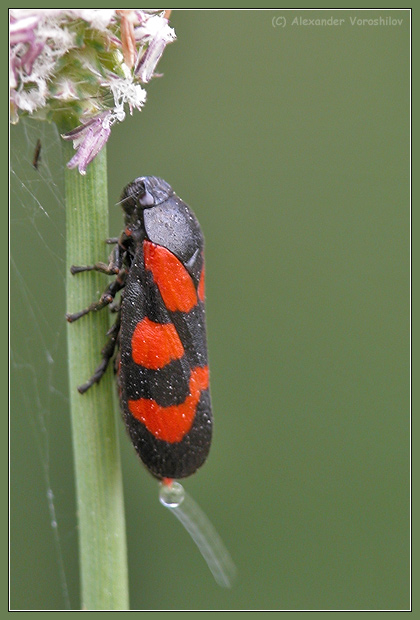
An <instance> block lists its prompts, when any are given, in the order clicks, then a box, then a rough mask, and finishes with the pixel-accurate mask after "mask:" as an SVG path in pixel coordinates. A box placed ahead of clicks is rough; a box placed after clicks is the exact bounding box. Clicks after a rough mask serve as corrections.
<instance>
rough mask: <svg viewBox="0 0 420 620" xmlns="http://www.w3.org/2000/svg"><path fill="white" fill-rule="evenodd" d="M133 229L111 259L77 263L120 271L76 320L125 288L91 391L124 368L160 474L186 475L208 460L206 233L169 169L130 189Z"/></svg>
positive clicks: (126, 194)
mask: <svg viewBox="0 0 420 620" xmlns="http://www.w3.org/2000/svg"><path fill="white" fill-rule="evenodd" d="M120 204H121V206H122V208H123V211H124V214H125V229H124V231H123V232H122V233H121V235H120V236H119V237H118V238H115V239H109V240H107V242H108V243H112V244H114V249H113V251H112V252H111V255H110V257H109V264H108V265H107V264H105V263H101V262H98V263H96V264H95V265H91V266H81V267H74V266H73V267H72V268H71V272H72V273H73V274H76V273H80V272H83V271H91V270H96V271H100V272H102V273H105V274H107V275H114V276H115V277H114V279H113V281H111V283H110V284H109V286H108V287H107V288H106V290H105V292H104V293H103V294H102V296H101V297H100V299H99V301H97V302H95V303H93V304H91V305H90V306H89V307H88V308H86V309H84V310H82V311H80V312H77V313H75V314H68V315H67V320H68V321H69V322H73V321H76V320H78V319H80V318H81V317H82V316H84V315H86V314H87V313H88V312H92V311H98V310H101V309H102V308H104V307H106V306H109V304H111V303H112V302H113V301H114V298H115V296H116V294H117V293H118V291H121V303H120V305H119V307H118V309H117V315H116V320H115V323H114V325H113V327H111V329H110V331H109V332H108V335H109V338H108V341H107V342H106V344H105V346H104V348H103V350H102V360H101V363H100V364H99V366H98V367H97V369H96V370H95V372H94V374H93V376H92V377H91V378H90V379H89V381H87V383H85V384H84V385H82V386H80V387H79V388H78V389H79V392H81V393H84V392H86V390H88V389H89V388H90V387H92V385H93V384H94V383H98V382H99V381H100V379H101V377H102V376H103V374H104V372H105V370H106V368H107V366H108V364H109V362H110V361H111V359H112V358H113V357H114V353H115V351H116V349H117V350H118V353H117V354H116V356H115V362H114V369H115V372H116V374H117V384H118V390H119V396H120V404H121V410H122V417H123V419H124V422H125V424H126V428H127V431H128V434H129V436H130V438H131V441H132V443H133V445H134V447H135V449H136V451H137V453H138V454H139V456H140V458H141V459H142V461H143V463H144V464H145V466H146V467H147V468H148V469H149V471H150V472H151V473H152V474H153V475H154V476H155V477H156V478H158V479H161V480H164V481H165V480H166V479H176V478H185V477H186V476H189V475H191V474H192V473H194V472H195V471H196V470H197V469H198V468H199V467H200V466H201V465H202V464H203V463H204V461H205V460H206V458H207V455H208V452H209V449H210V442H211V436H212V424H213V420H212V411H211V402H210V392H209V371H208V361H207V343H206V327H205V307H204V277H205V276H204V254H203V251H204V239H203V235H202V232H201V228H200V225H199V223H198V221H197V219H196V217H195V215H194V213H193V212H192V211H191V209H190V208H189V207H188V206H187V205H186V204H185V202H183V201H182V200H181V199H180V198H179V197H178V196H177V195H176V194H175V193H174V191H173V189H172V188H171V186H170V185H169V184H168V183H166V182H165V181H164V180H163V179H160V178H157V177H153V176H150V177H139V178H137V179H135V180H134V181H133V182H132V183H130V184H129V185H127V186H126V187H125V189H124V190H123V193H122V197H121V201H120Z"/></svg>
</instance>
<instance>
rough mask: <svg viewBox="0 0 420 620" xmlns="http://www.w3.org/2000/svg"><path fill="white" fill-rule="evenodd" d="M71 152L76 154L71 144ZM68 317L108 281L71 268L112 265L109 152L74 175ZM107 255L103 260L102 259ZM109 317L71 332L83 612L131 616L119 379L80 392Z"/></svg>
mask: <svg viewBox="0 0 420 620" xmlns="http://www.w3.org/2000/svg"><path fill="white" fill-rule="evenodd" d="M66 149H67V150H68V151H69V150H70V149H71V145H70V144H66ZM65 189H66V233H67V273H68V276H67V311H68V312H76V311H78V310H81V309H83V308H85V307H87V306H88V305H89V304H90V303H91V302H92V300H94V299H95V298H97V296H98V291H100V290H103V289H104V288H105V284H106V276H104V275H103V274H99V273H97V272H88V273H80V274H77V275H76V276H72V275H71V274H70V267H71V265H74V264H78V265H89V264H93V263H95V262H96V261H97V260H98V259H100V258H103V259H106V256H105V254H106V247H107V246H106V245H105V244H104V239H106V238H107V235H108V230H107V228H108V224H107V222H108V200H107V176H106V153H105V150H102V151H101V153H100V154H99V155H98V157H97V158H96V159H95V160H94V161H93V162H92V164H91V166H89V169H88V171H87V174H86V175H85V176H82V175H80V174H79V173H78V172H77V171H76V170H71V169H67V171H66V177H65ZM98 248H102V252H101V253H102V256H98ZM108 328H109V316H108V313H107V312H94V313H90V314H88V315H86V316H84V317H83V318H82V319H80V320H79V321H76V322H75V323H72V324H69V325H68V331H67V334H68V358H69V382H70V404H71V419H72V435H73V451H74V461H75V470H76V493H77V511H78V524H79V553H80V569H81V598H82V609H88V610H104V609H108V610H117V609H129V604H128V576H127V552H126V541H125V521H124V503H123V488H122V475H121V465H120V455H119V446H118V436H117V428H116V412H115V410H114V406H113V402H114V399H113V390H114V389H115V386H114V383H113V374H112V372H107V373H106V374H105V376H104V377H103V378H102V380H101V383H100V385H99V386H98V385H95V386H93V387H92V388H91V389H90V390H89V391H88V392H86V394H83V395H81V394H79V392H78V391H77V386H78V385H81V384H82V383H84V382H85V381H86V379H88V378H89V377H90V376H91V375H92V373H93V371H94V369H95V368H96V366H97V364H98V361H99V355H100V351H101V348H102V347H103V346H104V343H105V334H106V332H107V330H108Z"/></svg>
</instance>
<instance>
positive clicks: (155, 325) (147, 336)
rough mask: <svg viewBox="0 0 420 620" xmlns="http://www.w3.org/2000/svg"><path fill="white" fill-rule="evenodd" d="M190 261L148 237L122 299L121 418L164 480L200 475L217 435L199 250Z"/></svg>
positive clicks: (147, 462)
mask: <svg viewBox="0 0 420 620" xmlns="http://www.w3.org/2000/svg"><path fill="white" fill-rule="evenodd" d="M190 263H191V264H189V265H188V269H187V268H186V266H185V265H184V264H183V263H182V262H181V260H180V259H179V258H178V257H176V256H175V255H174V254H173V253H172V252H170V251H169V250H168V249H167V248H166V247H164V246H162V245H159V244H156V243H153V242H152V241H150V240H147V239H146V240H144V241H143V243H142V244H141V245H140V246H139V249H138V251H137V252H136V254H135V256H134V259H133V262H132V265H131V267H130V273H129V276H128V279H127V284H126V288H125V291H124V298H123V302H122V322H121V324H122V328H121V335H120V352H121V362H120V368H119V386H120V398H121V405H122V410H123V416H124V420H125V423H126V426H127V429H128V432H129V434H130V438H131V440H132V442H133V444H134V446H135V448H136V450H137V452H138V454H139V455H140V457H141V459H142V460H143V462H144V464H145V465H146V467H147V468H148V469H149V470H150V471H151V473H152V474H153V475H155V476H156V477H158V478H183V477H185V476H189V475H191V474H192V473H194V471H196V469H198V467H200V465H202V463H203V462H204V461H205V459H206V457H207V454H208V451H209V447H210V441H211V433H212V415H211V403H210V393H209V376H208V366H207V347H206V333H205V314H204V264H203V257H202V250H201V248H198V252H194V253H193V256H192V257H191V261H190ZM198 271H199V273H198ZM191 274H193V275H191Z"/></svg>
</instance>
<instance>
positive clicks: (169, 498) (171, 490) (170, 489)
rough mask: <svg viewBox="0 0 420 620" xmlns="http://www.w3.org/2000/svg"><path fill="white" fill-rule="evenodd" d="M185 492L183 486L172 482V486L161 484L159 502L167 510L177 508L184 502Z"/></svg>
mask: <svg viewBox="0 0 420 620" xmlns="http://www.w3.org/2000/svg"><path fill="white" fill-rule="evenodd" d="M184 497H185V491H184V487H183V486H182V484H180V483H179V482H172V483H171V484H163V483H162V484H161V487H160V491H159V501H160V503H161V504H163V505H164V506H166V508H176V507H177V506H179V505H180V504H182V502H183V501H184Z"/></svg>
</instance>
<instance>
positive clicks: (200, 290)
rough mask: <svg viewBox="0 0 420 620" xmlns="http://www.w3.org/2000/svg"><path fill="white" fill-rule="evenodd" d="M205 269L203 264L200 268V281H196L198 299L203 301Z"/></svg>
mask: <svg viewBox="0 0 420 620" xmlns="http://www.w3.org/2000/svg"><path fill="white" fill-rule="evenodd" d="M205 277H206V276H205V269H204V265H203V269H202V270H201V275H200V282H199V283H198V299H199V300H200V301H204V295H205V293H204V280H205Z"/></svg>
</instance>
